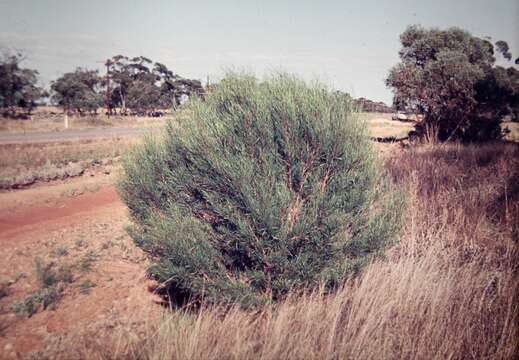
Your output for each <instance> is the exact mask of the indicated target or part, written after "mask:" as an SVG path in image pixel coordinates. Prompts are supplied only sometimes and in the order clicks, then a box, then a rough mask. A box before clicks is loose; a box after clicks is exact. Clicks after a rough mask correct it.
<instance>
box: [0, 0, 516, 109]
mask: <svg viewBox="0 0 519 360" xmlns="http://www.w3.org/2000/svg"><path fill="white" fill-rule="evenodd" d="M411 24H420V25H422V26H425V27H440V28H447V27H451V26H457V27H461V28H463V29H466V30H468V31H470V32H471V33H472V34H474V35H476V36H480V37H483V36H490V37H491V39H492V40H493V41H494V42H495V41H497V40H505V41H507V42H508V44H509V45H510V48H511V52H512V55H513V58H514V59H515V58H516V57H517V56H519V1H518V0H493V1H492V0H450V1H446V0H436V1H434V0H428V1H423V0H415V1H405V0H380V1H371V0H362V1H345V0H343V1H340V0H321V1H317V0H315V1H309V0H297V1H296V0H292V1H288V0H277V1H276V0H261V1H260V0H257V1H255V0H254V1H253V0H250V1H249V0H218V1H216V0H215V1H209V0H197V1H189V0H184V1H175V0H169V1H167V0H164V1H158V0H157V1H153V0H151V1H142V0H139V1H133V0H125V1H122V0H88V1H84V0H32V1H29V0H0V48H3V49H8V50H19V51H22V52H23V53H24V54H25V55H26V60H25V62H24V65H25V66H26V67H30V68H35V69H37V70H38V71H39V72H40V75H41V84H42V85H45V86H48V84H49V82H50V81H51V80H53V79H55V78H57V77H59V76H60V75H62V74H63V73H65V72H68V71H73V70H74V69H75V68H76V67H78V66H81V67H86V68H89V69H94V68H99V69H102V64H103V63H104V60H105V59H107V58H109V57H111V56H113V55H116V54H124V55H127V56H131V57H133V56H139V55H143V56H146V57H148V58H151V59H152V60H154V61H158V62H161V63H164V64H166V65H167V66H168V67H169V68H170V69H171V70H173V71H174V72H175V73H176V74H179V75H181V76H183V77H187V78H195V79H199V80H202V82H203V83H205V82H206V81H207V79H208V78H209V80H210V81H216V80H217V79H218V78H219V77H221V76H222V74H223V73H224V71H225V69H229V68H234V69H244V70H248V71H251V72H254V73H255V74H256V75H257V76H258V77H263V76H265V75H266V74H268V73H269V72H273V71H278V70H283V71H288V72H291V73H296V74H298V75H300V76H302V77H303V78H305V79H307V80H314V79H319V80H321V81H322V82H325V83H326V84H328V85H329V86H331V87H333V88H334V89H338V90H342V91H347V92H349V93H351V94H352V95H353V96H355V97H366V98H369V99H372V100H376V101H384V102H386V103H388V104H390V103H391V99H392V95H391V91H390V90H389V89H387V88H386V86H385V84H384V79H385V78H386V77H387V74H388V71H389V69H390V68H391V67H392V66H393V65H395V64H396V63H397V62H398V50H399V48H400V44H399V35H400V34H401V33H402V32H403V31H404V29H405V28H406V27H407V26H408V25H411ZM510 64H511V63H510Z"/></svg>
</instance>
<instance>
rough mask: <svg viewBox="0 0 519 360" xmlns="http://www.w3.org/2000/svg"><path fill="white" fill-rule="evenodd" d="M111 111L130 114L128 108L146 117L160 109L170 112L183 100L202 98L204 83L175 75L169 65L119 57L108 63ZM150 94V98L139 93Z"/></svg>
mask: <svg viewBox="0 0 519 360" xmlns="http://www.w3.org/2000/svg"><path fill="white" fill-rule="evenodd" d="M105 65H106V66H107V76H106V79H105V81H104V83H105V85H106V86H107V93H108V95H107V97H108V99H109V100H108V101H107V107H108V109H109V113H111V109H113V108H115V107H120V108H121V113H122V114H126V113H127V108H130V109H131V110H132V111H134V112H136V113H138V114H146V113H148V112H150V111H152V110H154V109H157V108H162V109H166V108H170V107H171V106H173V105H178V104H180V99H181V98H182V97H183V96H190V95H191V94H198V95H200V94H202V93H203V87H202V84H201V83H200V81H198V80H191V79H185V78H182V77H180V76H179V75H176V74H174V73H173V72H172V71H171V70H169V69H168V68H167V66H166V65H164V64H161V63H159V62H156V63H153V61H152V60H150V59H148V58H146V57H143V56H138V57H134V58H129V57H127V56H123V55H116V56H114V57H112V58H111V59H108V60H107V61H106V64H105ZM108 84H111V86H108ZM139 89H142V91H145V92H146V94H147V95H146V96H144V95H143V94H141V93H139Z"/></svg>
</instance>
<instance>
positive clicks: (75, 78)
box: [51, 68, 102, 115]
mask: <svg viewBox="0 0 519 360" xmlns="http://www.w3.org/2000/svg"><path fill="white" fill-rule="evenodd" d="M100 84H101V78H100V77H99V75H98V71H97V70H87V69H82V68H77V69H76V70H75V71H74V72H69V73H66V74H63V76H61V77H60V78H58V79H57V80H55V81H53V82H52V84H51V90H52V92H53V94H52V97H51V99H52V101H53V102H54V103H55V104H57V105H58V106H60V107H62V108H63V110H64V111H65V113H69V112H72V111H75V112H77V113H78V114H80V115H81V114H84V113H85V112H90V113H96V112H97V109H98V108H99V107H100V106H101V105H102V95H101V93H100Z"/></svg>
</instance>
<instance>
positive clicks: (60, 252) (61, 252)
mask: <svg viewBox="0 0 519 360" xmlns="http://www.w3.org/2000/svg"><path fill="white" fill-rule="evenodd" d="M52 253H53V255H55V256H57V257H62V256H67V255H68V249H67V248H66V247H65V246H63V245H59V246H58V247H56V248H55V249H54V251H53V252H52Z"/></svg>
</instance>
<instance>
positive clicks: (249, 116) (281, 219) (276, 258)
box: [119, 73, 400, 307]
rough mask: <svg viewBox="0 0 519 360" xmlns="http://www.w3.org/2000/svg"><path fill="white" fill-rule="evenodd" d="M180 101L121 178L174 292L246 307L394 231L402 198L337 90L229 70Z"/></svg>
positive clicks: (326, 275) (304, 281)
mask: <svg viewBox="0 0 519 360" xmlns="http://www.w3.org/2000/svg"><path fill="white" fill-rule="evenodd" d="M189 106H190V107H191V113H192V116H191V117H189V118H188V119H185V121H183V122H182V123H180V124H179V125H178V126H175V127H174V126H173V125H172V124H169V125H168V127H167V129H166V132H165V136H164V138H162V139H157V138H152V137H148V138H147V139H146V140H145V141H144V144H143V145H142V146H139V147H136V148H135V149H134V150H133V151H132V152H130V154H129V155H128V156H127V157H126V159H125V161H124V164H123V168H124V175H123V176H122V178H121V180H120V182H119V190H120V194H121V197H122V199H123V200H124V201H125V202H126V204H127V205H128V207H129V209H130V214H131V217H132V220H133V226H132V227H131V228H130V231H129V232H130V235H131V236H132V238H133V239H134V241H135V242H136V244H137V245H138V246H140V247H141V248H143V249H144V250H145V251H146V252H147V253H148V254H149V255H150V256H151V258H152V260H153V265H152V266H151V267H150V269H149V272H150V275H151V276H152V277H153V278H155V279H156V280H158V281H159V282H162V283H164V284H165V286H166V288H167V290H169V293H170V294H175V296H177V297H188V298H191V299H194V300H200V299H204V300H205V301H207V302H209V303H233V302H240V303H241V305H243V306H245V307H248V306H254V305H256V304H260V303H264V302H268V301H271V300H277V299H279V298H280V297H283V295H285V294H286V293H287V292H288V291H289V290H291V289H294V290H302V289H308V288H311V287H315V286H317V285H322V286H324V287H326V288H331V287H333V286H335V285H337V284H339V283H341V282H342V280H343V279H345V277H346V276H348V275H349V274H351V273H352V272H355V271H356V270H358V269H360V267H361V266H362V264H364V263H366V262H367V261H368V260H369V259H370V257H372V256H373V255H374V254H376V253H377V252H378V251H379V250H380V249H381V248H382V247H383V246H384V245H385V244H387V243H388V242H389V241H390V240H391V239H392V237H393V235H394V233H395V230H396V229H397V225H398V219H399V213H400V210H399V203H398V202H397V201H396V200H395V197H394V196H391V194H392V193H390V192H386V191H384V190H387V188H388V185H387V184H385V183H384V182H383V181H382V179H381V175H382V172H381V167H380V166H379V164H378V162H377V159H376V156H375V153H374V151H373V148H372V145H371V143H370V142H369V140H368V136H367V133H366V127H365V125H364V124H363V123H362V122H361V121H360V120H358V118H357V117H356V115H355V114H354V113H353V109H352V106H351V104H350V103H349V102H348V100H346V99H345V97H339V96H335V95H334V94H332V93H331V92H330V91H328V90H327V89H326V88H324V87H323V86H321V85H320V84H317V83H316V84H312V85H311V86H309V85H307V84H305V83H304V82H303V81H301V80H299V79H297V78H296V77H293V76H290V75H286V74H278V75H276V76H273V77H272V78H270V79H268V80H266V81H264V82H259V81H257V80H256V79H255V78H254V77H253V76H250V75H247V74H237V73H230V74H228V75H226V77H225V78H224V79H223V80H222V81H221V82H220V83H219V84H217V85H216V86H215V87H214V88H213V89H212V91H211V92H210V93H209V94H208V95H207V96H206V97H205V98H204V99H195V100H193V101H190V105H189ZM177 299H178V298H177Z"/></svg>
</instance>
